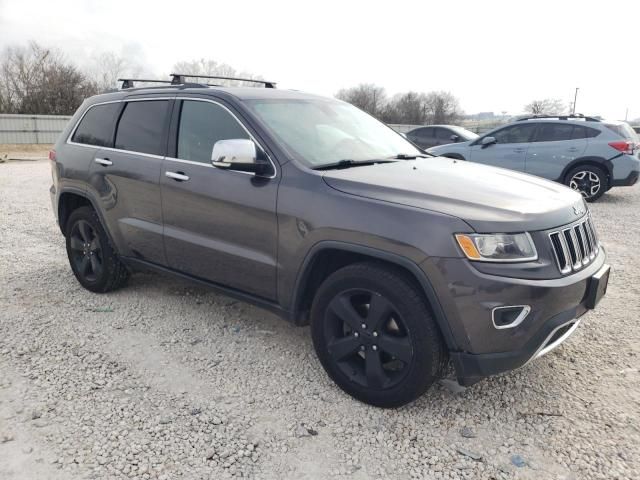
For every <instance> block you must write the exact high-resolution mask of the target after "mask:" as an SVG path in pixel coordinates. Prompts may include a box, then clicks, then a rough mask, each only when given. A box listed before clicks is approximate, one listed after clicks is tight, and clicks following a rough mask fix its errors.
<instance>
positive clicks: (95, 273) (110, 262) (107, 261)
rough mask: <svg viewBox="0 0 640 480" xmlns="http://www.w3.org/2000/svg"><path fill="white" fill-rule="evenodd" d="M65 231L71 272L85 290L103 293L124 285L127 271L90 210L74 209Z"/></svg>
mask: <svg viewBox="0 0 640 480" xmlns="http://www.w3.org/2000/svg"><path fill="white" fill-rule="evenodd" d="M65 232H66V240H67V242H66V243H67V256H68V257H69V263H70V264H71V269H72V270H73V273H74V275H75V276H76V278H77V279H78V281H79V282H80V284H81V285H82V286H83V287H84V288H86V289H87V290H91V291H92V292H98V293H104V292H109V291H111V290H115V289H116V288H118V287H120V286H122V285H123V284H124V283H125V282H126V280H127V278H128V277H129V272H128V271H127V268H126V266H125V265H124V264H123V263H122V262H121V261H120V259H119V258H118V255H117V254H116V252H115V250H114V249H113V247H112V246H111V244H110V242H109V238H108V236H107V234H106V232H105V230H104V228H103V227H102V224H101V223H100V219H99V218H98V215H97V214H96V212H95V210H93V208H91V207H80V208H78V209H76V210H74V211H73V213H71V215H70V216H69V220H68V221H67V226H66V229H65Z"/></svg>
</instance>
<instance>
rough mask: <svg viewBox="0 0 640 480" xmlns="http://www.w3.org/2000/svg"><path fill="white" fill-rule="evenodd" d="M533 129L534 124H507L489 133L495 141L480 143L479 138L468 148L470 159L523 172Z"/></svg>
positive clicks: (534, 127)
mask: <svg viewBox="0 0 640 480" xmlns="http://www.w3.org/2000/svg"><path fill="white" fill-rule="evenodd" d="M535 129H536V126H535V125H534V124H527V123H523V124H516V125H509V126H508V127H505V128H503V129H501V130H498V131H496V132H494V133H491V134H490V135H489V136H492V137H494V138H495V139H496V143H494V144H490V145H482V144H481V143H480V141H481V140H482V139H481V138H480V139H478V140H477V141H476V142H475V143H474V144H473V145H472V146H471V148H470V157H471V158H470V160H471V161H472V162H477V163H484V164H485V165H492V166H494V167H502V168H508V169H510V170H519V171H521V172H524V171H525V158H526V154H527V149H528V148H529V142H530V141H531V139H532V138H533V134H534V132H535Z"/></svg>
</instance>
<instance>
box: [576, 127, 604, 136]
mask: <svg viewBox="0 0 640 480" xmlns="http://www.w3.org/2000/svg"><path fill="white" fill-rule="evenodd" d="M580 128H582V129H583V130H584V131H585V138H593V137H597V136H598V135H600V130H596V129H595V128H589V127H580Z"/></svg>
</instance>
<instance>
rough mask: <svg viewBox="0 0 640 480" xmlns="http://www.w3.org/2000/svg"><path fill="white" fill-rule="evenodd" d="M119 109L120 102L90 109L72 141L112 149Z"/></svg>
mask: <svg viewBox="0 0 640 480" xmlns="http://www.w3.org/2000/svg"><path fill="white" fill-rule="evenodd" d="M119 109H120V103H119V102H117V103H106V104H104V105H96V106H95V107H91V108H89V110H87V113H85V114H84V116H83V117H82V120H80V125H78V128H76V131H75V132H74V133H73V137H72V138H71V141H72V142H76V143H84V144H86V145H95V146H98V147H111V146H112V142H113V124H114V121H115V117H116V114H117V113H118V110H119Z"/></svg>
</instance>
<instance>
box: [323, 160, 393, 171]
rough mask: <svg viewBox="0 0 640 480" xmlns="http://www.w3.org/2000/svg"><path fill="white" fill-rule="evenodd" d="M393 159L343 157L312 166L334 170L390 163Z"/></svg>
mask: <svg viewBox="0 0 640 480" xmlns="http://www.w3.org/2000/svg"><path fill="white" fill-rule="evenodd" d="M392 162H393V160H379V159H374V160H351V159H345V160H340V161H338V162H333V163H325V164H324V165H318V166H317V167H313V169H314V170H336V169H341V168H350V167H362V166H366V165H375V164H376V163H392Z"/></svg>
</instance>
